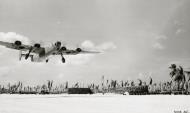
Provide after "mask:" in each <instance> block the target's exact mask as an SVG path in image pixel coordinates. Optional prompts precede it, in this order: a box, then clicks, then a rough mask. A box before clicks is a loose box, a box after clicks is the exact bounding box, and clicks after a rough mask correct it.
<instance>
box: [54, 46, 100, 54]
mask: <svg viewBox="0 0 190 113" xmlns="http://www.w3.org/2000/svg"><path fill="white" fill-rule="evenodd" d="M97 53H100V52H98V51H86V50H82V49H80V48H77V49H76V50H69V49H66V50H63V51H58V52H57V53H56V55H61V54H62V55H77V54H97Z"/></svg>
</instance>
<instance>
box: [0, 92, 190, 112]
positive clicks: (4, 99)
mask: <svg viewBox="0 0 190 113" xmlns="http://www.w3.org/2000/svg"><path fill="white" fill-rule="evenodd" d="M189 102H190V96H188V95H141V96H139V95H118V94H105V95H103V94H93V95H73V94H72V95H69V94H59V95H24V94H23V95H19V94H11V95H10V94H1V95H0V113H175V112H177V111H181V113H188V112H189V111H190V104H189Z"/></svg>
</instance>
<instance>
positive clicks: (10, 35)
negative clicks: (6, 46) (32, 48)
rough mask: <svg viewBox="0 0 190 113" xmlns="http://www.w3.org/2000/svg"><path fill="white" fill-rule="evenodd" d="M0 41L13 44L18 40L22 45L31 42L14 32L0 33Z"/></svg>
mask: <svg viewBox="0 0 190 113" xmlns="http://www.w3.org/2000/svg"><path fill="white" fill-rule="evenodd" d="M0 40H1V41H6V42H14V41H16V40H20V41H21V42H22V43H24V44H30V42H31V41H30V40H29V38H27V37H25V36H23V35H20V34H17V33H15V32H7V33H4V32H0Z"/></svg>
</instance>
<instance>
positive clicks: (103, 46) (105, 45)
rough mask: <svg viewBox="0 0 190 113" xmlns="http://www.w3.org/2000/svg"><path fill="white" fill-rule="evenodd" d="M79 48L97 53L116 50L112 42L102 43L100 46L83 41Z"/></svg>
mask: <svg viewBox="0 0 190 113" xmlns="http://www.w3.org/2000/svg"><path fill="white" fill-rule="evenodd" d="M81 46H82V47H83V48H86V49H91V50H99V51H108V50H113V49H116V48H117V46H116V45H115V44H114V43H113V42H104V43H102V44H99V45H95V44H94V43H93V42H92V41H90V40H85V41H84V42H82V44H81Z"/></svg>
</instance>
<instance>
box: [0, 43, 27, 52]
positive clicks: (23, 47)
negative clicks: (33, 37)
mask: <svg viewBox="0 0 190 113" xmlns="http://www.w3.org/2000/svg"><path fill="white" fill-rule="evenodd" d="M0 45H2V46H5V47H7V48H10V49H16V50H22V51H27V50H29V49H30V46H28V45H23V44H22V43H21V42H20V41H17V42H16V41H15V43H10V42H3V41H0Z"/></svg>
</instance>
